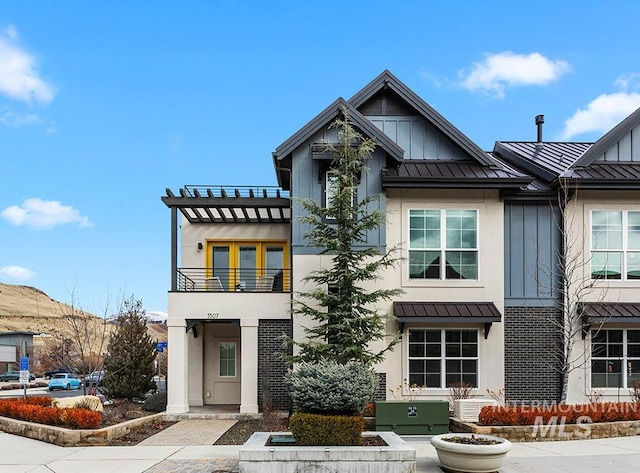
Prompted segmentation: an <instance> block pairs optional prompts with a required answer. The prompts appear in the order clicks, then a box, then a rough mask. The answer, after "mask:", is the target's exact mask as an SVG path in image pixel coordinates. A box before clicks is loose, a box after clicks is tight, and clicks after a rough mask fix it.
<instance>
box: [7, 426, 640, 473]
mask: <svg viewBox="0 0 640 473" xmlns="http://www.w3.org/2000/svg"><path fill="white" fill-rule="evenodd" d="M189 422H191V421H182V422H181V424H182V423H187V424H186V425H182V427H181V430H183V431H184V432H185V434H184V435H190V434H189V424H188V423H189ZM176 435H177V432H176ZM405 440H406V441H407V443H409V444H410V445H411V446H413V447H414V448H415V449H416V458H417V460H416V472H417V473H436V472H441V470H440V467H439V465H438V459H437V455H436V452H435V450H434V449H433V448H432V447H431V445H430V443H429V439H428V438H427V437H405ZM168 441H170V440H168ZM174 441H175V442H176V443H179V442H180V436H178V435H177V436H176V438H174ZM239 448H240V447H239V446H231V445H228V446H215V445H207V446H205V445H197V446H180V445H156V446H135V447H72V448H64V447H58V446H55V445H51V444H48V443H44V442H39V441H37V440H31V439H27V438H23V437H18V436H15V435H10V434H7V433H4V432H0V452H2V453H0V471H2V472H3V473H51V472H54V473H80V472H82V473H87V472H91V473H143V472H147V473H161V472H171V473H213V472H217V473H221V472H237V471H238V461H237V458H238V449H239ZM638 465H640V437H637V436H636V437H620V438H611V439H600V440H579V441H565V442H535V443H516V444H514V447H513V450H512V451H511V452H510V453H509V454H508V455H507V460H506V462H505V464H504V466H503V468H502V469H501V470H500V471H501V472H502V473H516V472H517V473H521V472H531V473H538V472H545V473H560V472H562V473H582V472H585V471H589V472H602V473H611V472H617V471H637V469H638Z"/></svg>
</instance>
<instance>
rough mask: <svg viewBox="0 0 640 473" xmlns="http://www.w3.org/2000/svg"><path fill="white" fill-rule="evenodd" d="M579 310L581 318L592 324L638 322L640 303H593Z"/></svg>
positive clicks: (586, 304) (583, 305)
mask: <svg viewBox="0 0 640 473" xmlns="http://www.w3.org/2000/svg"><path fill="white" fill-rule="evenodd" d="M581 308H582V315H583V317H584V318H586V319H587V320H588V321H589V322H592V323H593V322H639V321H640V302H620V303H615V302H599V303H598V302H593V303H585V304H582V306H581Z"/></svg>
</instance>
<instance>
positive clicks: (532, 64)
mask: <svg viewBox="0 0 640 473" xmlns="http://www.w3.org/2000/svg"><path fill="white" fill-rule="evenodd" d="M567 71H569V63H567V62H566V61H561V60H552V59H548V58H546V57H544V56H543V55H542V54H540V53H531V54H528V55H525V54H515V53H512V52H510V51H505V52H502V53H498V54H486V55H485V59H484V61H482V62H476V63H474V65H473V67H472V68H471V70H470V71H469V70H467V71H461V72H460V73H459V76H460V86H461V87H463V88H464V89H468V90H471V91H476V90H480V91H484V92H487V93H489V94H491V95H493V96H494V97H495V98H503V97H504V92H505V89H506V88H507V87H512V86H521V85H546V84H548V83H549V82H552V81H554V80H556V79H558V78H559V77H560V76H561V75H562V74H564V73H565V72H567Z"/></svg>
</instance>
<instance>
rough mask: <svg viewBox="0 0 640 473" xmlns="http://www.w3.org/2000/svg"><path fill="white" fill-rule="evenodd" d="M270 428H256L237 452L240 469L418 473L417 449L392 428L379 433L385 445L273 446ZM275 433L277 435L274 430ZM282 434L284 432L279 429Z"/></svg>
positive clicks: (254, 472)
mask: <svg viewBox="0 0 640 473" xmlns="http://www.w3.org/2000/svg"><path fill="white" fill-rule="evenodd" d="M271 435H272V433H271V432H256V433H254V434H253V435H252V436H251V438H249V440H247V442H246V443H245V444H244V445H243V446H242V447H240V450H239V452H238V458H239V466H240V473H296V472H301V471H305V472H307V471H308V472H322V473H344V472H346V473H349V472H354V473H355V472H359V471H366V472H367V473H415V471H416V451H415V449H414V448H413V447H411V446H410V445H407V444H406V443H405V442H404V441H403V440H402V439H401V438H400V437H398V436H397V435H396V434H394V433H393V432H365V433H363V434H362V435H363V436H365V435H379V436H380V437H382V439H383V440H384V441H385V442H386V443H387V446H384V447H302V446H282V447H280V446H270V445H267V444H268V443H269V438H270V437H271ZM274 435H276V434H275V433H274ZM277 435H278V436H282V435H283V433H282V432H278V433H277Z"/></svg>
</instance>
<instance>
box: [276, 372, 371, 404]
mask: <svg viewBox="0 0 640 473" xmlns="http://www.w3.org/2000/svg"><path fill="white" fill-rule="evenodd" d="M284 384H285V387H286V388H287V390H288V391H289V394H290V395H291V399H292V400H293V404H294V406H295V407H296V409H297V410H299V411H301V412H307V413H312V414H333V415H354V414H361V413H362V411H364V408H365V407H366V405H367V403H369V402H371V400H372V399H373V396H374V394H375V391H376V387H377V384H378V377H377V376H376V374H375V373H374V372H373V370H371V368H369V367H368V366H367V365H365V364H363V363H360V362H357V361H349V362H347V363H345V364H340V363H337V362H335V361H321V362H317V363H300V365H299V366H298V367H297V369H295V370H293V371H289V372H288V373H287V375H286V376H285V379H284Z"/></svg>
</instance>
